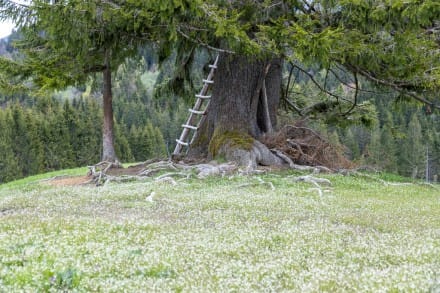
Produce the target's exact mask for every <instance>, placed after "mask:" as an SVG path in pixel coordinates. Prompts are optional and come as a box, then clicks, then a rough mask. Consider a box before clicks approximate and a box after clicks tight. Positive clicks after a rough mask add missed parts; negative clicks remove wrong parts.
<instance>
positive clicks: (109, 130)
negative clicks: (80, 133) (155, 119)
mask: <svg viewBox="0 0 440 293" xmlns="http://www.w3.org/2000/svg"><path fill="white" fill-rule="evenodd" d="M108 54H109V52H106V56H105V69H104V71H103V79H104V82H103V90H102V99H103V107H104V122H103V129H102V160H103V161H108V162H115V163H117V162H118V158H117V157H116V152H115V147H114V135H113V104H112V99H113V97H112V73H111V67H110V61H109V55H108Z"/></svg>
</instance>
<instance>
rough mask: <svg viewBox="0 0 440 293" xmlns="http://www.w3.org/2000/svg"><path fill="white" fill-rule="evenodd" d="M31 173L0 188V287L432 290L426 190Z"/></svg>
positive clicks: (433, 197) (275, 177) (434, 232)
mask: <svg viewBox="0 0 440 293" xmlns="http://www.w3.org/2000/svg"><path fill="white" fill-rule="evenodd" d="M69 172H72V173H70V175H72V174H79V175H84V174H85V172H86V170H84V169H77V170H69V171H67V172H66V171H63V172H61V173H60V174H66V175H67V173H69ZM56 175H59V174H58V173H56ZM41 176H42V177H33V178H27V179H26V180H25V181H17V182H14V183H11V185H7V188H5V187H4V186H2V187H0V292H21V291H29V292H35V291H69V290H72V291H78V292H90V291H92V292H96V291H98V292H101V291H102V292H120V291H126V292H139V291H141V292H145V291H158V292H164V291H165V292H166V291H184V292H224V291H241V292H254V291H275V292H279V291H294V292H310V291H312V292H319V291H321V292H338V291H339V292H360V291H370V292H388V291H391V292H393V291H395V292H407V291H414V292H418V291H421V292H426V291H429V290H433V291H434V292H435V290H436V288H437V290H438V289H440V274H439V272H440V192H439V189H438V188H437V187H429V186H419V185H411V186H384V185H383V184H382V183H381V182H380V181H376V180H374V179H366V178H357V177H344V176H340V175H325V177H326V178H328V179H330V180H331V181H332V183H333V186H332V187H325V188H323V189H324V190H323V193H322V196H320V195H319V193H318V192H317V190H316V189H314V186H312V185H310V184H306V183H298V182H294V180H293V177H294V176H297V174H294V173H277V174H267V175H258V176H253V177H252V176H250V177H242V176H234V177H224V178H208V179H206V180H196V179H191V180H189V181H181V182H179V183H178V185H176V186H173V185H169V184H166V183H161V184H159V183H153V182H152V181H148V182H132V183H126V184H116V183H115V184H113V183H110V184H108V185H106V186H104V187H99V188H97V187H94V186H82V187H51V186H47V185H42V184H39V183H36V182H38V180H40V179H43V178H50V177H53V176H55V174H46V175H41ZM257 178H260V180H257ZM381 178H383V177H381ZM261 181H264V182H271V183H272V184H273V186H274V187H275V190H272V188H271V186H270V185H268V184H261ZM14 187H15V188H16V189H14ZM24 187H26V188H24ZM152 193H154V196H153V198H152V200H150V196H151V194H152Z"/></svg>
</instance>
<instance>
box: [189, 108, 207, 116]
mask: <svg viewBox="0 0 440 293" xmlns="http://www.w3.org/2000/svg"><path fill="white" fill-rule="evenodd" d="M188 111H190V112H191V113H193V114H196V115H205V111H197V110H194V109H188Z"/></svg>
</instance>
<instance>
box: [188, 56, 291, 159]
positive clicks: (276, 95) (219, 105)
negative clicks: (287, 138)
mask: <svg viewBox="0 0 440 293" xmlns="http://www.w3.org/2000/svg"><path fill="white" fill-rule="evenodd" d="M281 73H282V62H281V60H280V59H277V58H270V59H269V58H268V59H258V60H256V59H252V57H247V56H239V55H227V54H221V56H220V59H219V62H218V65H217V70H216V73H215V76H214V84H213V88H212V98H211V103H210V105H209V108H208V109H207V115H206V116H205V118H204V120H203V121H202V123H201V126H200V129H199V131H198V133H197V136H196V138H195V140H194V142H193V144H192V146H191V149H190V151H189V156H193V157H194V156H206V157H208V158H215V157H219V156H220V157H223V158H225V159H226V160H234V161H237V162H238V163H240V164H241V165H249V166H250V165H255V164H264V165H270V164H276V163H279V159H277V157H276V156H273V155H272V154H271V153H270V151H268V150H267V148H266V149H265V147H264V145H262V144H261V143H259V142H257V141H256V140H258V138H260V137H261V136H262V135H263V134H265V133H268V132H271V131H272V130H273V129H272V128H273V127H276V114H277V110H278V104H279V100H280V94H281V78H282V76H281Z"/></svg>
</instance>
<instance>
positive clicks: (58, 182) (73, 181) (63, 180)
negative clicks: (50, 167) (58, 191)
mask: <svg viewBox="0 0 440 293" xmlns="http://www.w3.org/2000/svg"><path fill="white" fill-rule="evenodd" d="M91 179H92V178H91V177H90V176H88V175H85V176H57V177H54V178H50V179H48V180H44V181H43V182H44V183H45V184H48V185H51V186H76V185H84V184H88V183H90V180H91Z"/></svg>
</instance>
